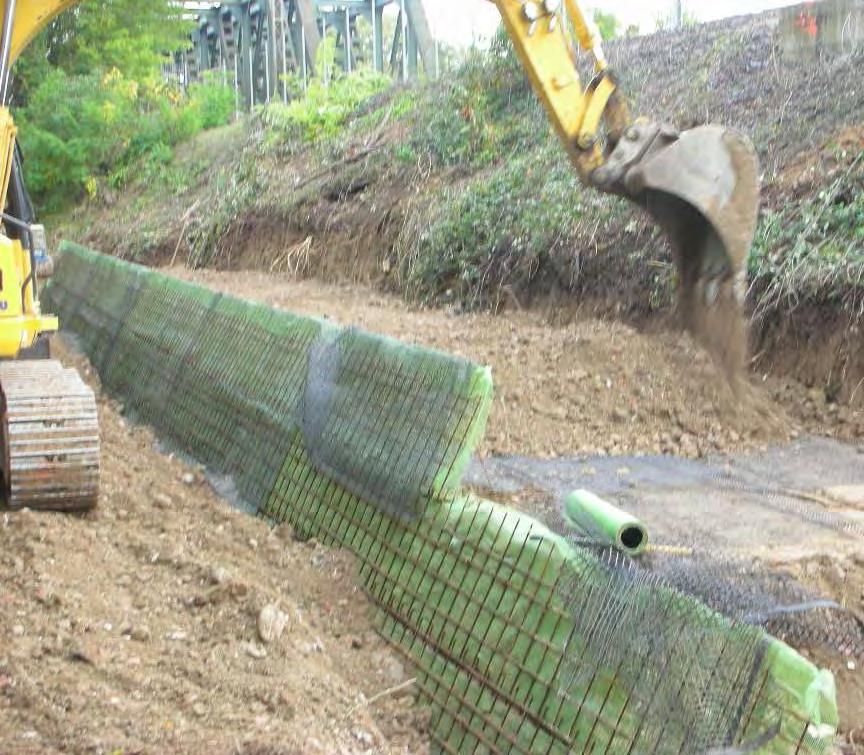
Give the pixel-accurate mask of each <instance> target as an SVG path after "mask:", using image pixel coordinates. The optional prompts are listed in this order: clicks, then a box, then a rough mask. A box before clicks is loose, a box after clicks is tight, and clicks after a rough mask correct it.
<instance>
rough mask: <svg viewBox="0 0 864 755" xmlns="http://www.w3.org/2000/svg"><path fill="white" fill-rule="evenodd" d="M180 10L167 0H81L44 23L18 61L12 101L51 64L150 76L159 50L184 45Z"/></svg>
mask: <svg viewBox="0 0 864 755" xmlns="http://www.w3.org/2000/svg"><path fill="white" fill-rule="evenodd" d="M181 11H182V6H180V5H179V4H178V3H175V2H173V0H147V1H146V2H141V0H84V2H82V3H81V4H80V5H77V6H75V7H74V8H71V9H69V10H68V11H66V12H65V13H61V14H60V15H59V16H58V17H57V18H55V19H54V20H53V21H52V22H51V23H50V24H48V26H47V27H46V28H45V29H44V30H43V31H42V33H41V34H39V36H38V37H37V38H36V39H35V40H34V41H33V42H32V43H31V44H30V46H29V47H28V48H27V49H26V50H25V51H24V53H23V54H22V55H21V57H20V58H19V59H18V61H17V63H16V64H15V68H14V71H13V73H14V75H15V84H14V90H13V97H14V101H15V102H17V103H19V104H21V103H22V102H26V101H27V97H28V95H29V94H30V93H31V92H32V91H33V89H34V88H35V87H36V86H38V84H39V82H40V81H43V80H44V79H45V78H46V76H47V75H48V73H49V72H50V71H51V69H53V68H59V69H61V70H63V71H64V72H65V73H67V74H70V75H86V74H90V73H96V72H105V71H110V70H113V69H116V70H118V71H119V72H120V73H121V74H123V76H125V77H127V78H131V79H138V80H142V79H148V78H151V77H152V76H154V75H155V74H156V73H157V72H158V67H159V62H160V60H161V59H162V58H163V56H164V55H165V53H169V52H173V51H175V50H177V49H180V48H182V47H183V46H184V44H186V40H187V39H188V34H189V22H187V21H184V20H183V18H182V15H181Z"/></svg>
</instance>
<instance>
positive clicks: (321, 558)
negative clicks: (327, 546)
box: [309, 551, 327, 569]
mask: <svg viewBox="0 0 864 755" xmlns="http://www.w3.org/2000/svg"><path fill="white" fill-rule="evenodd" d="M309 561H310V563H311V564H312V566H314V567H315V568H316V569H320V568H321V567H322V566H324V563H325V562H326V561H327V557H326V555H325V554H324V553H322V552H321V551H318V552H317V553H313V554H312V558H310V559H309Z"/></svg>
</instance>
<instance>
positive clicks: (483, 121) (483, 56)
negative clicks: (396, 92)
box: [409, 31, 549, 168]
mask: <svg viewBox="0 0 864 755" xmlns="http://www.w3.org/2000/svg"><path fill="white" fill-rule="evenodd" d="M423 94H424V96H423V98H422V100H421V101H420V102H419V103H418V106H417V108H416V109H415V112H414V117H413V119H412V128H411V131H410V133H411V136H410V137H409V138H410V142H411V146H412V148H413V149H414V151H415V152H418V153H420V154H423V155H426V154H428V155H429V157H430V158H431V160H432V161H433V163H436V164H438V165H445V166H448V165H459V166H464V167H466V168H467V167H469V166H470V167H473V168H479V167H483V166H486V165H489V164H491V163H493V162H495V161H496V160H498V159H500V158H501V157H502V156H504V155H507V154H508V153H510V152H512V151H517V150H523V149H524V148H525V145H530V144H532V143H534V142H536V141H538V136H539V137H540V138H539V141H542V140H544V139H545V135H546V134H547V133H548V129H549V127H548V124H547V122H546V121H545V119H544V118H543V116H542V114H541V112H540V110H539V107H538V105H537V103H536V99H535V98H534V96H533V94H532V93H531V89H530V86H529V84H528V80H527V78H526V76H525V72H524V70H523V68H522V66H521V64H520V63H519V60H518V58H517V57H516V54H515V52H514V50H513V45H512V44H511V43H510V41H509V39H508V38H507V36H506V34H505V33H504V32H503V31H500V32H499V33H498V35H497V36H496V37H495V39H494V40H493V42H492V45H491V46H490V48H489V50H487V51H479V50H472V51H470V52H469V53H468V56H467V58H466V60H465V61H464V62H463V63H462V65H461V66H460V68H459V70H458V71H457V72H456V73H455V74H454V75H453V76H449V77H447V78H446V79H445V80H444V81H442V82H441V83H439V84H436V85H435V86H432V87H428V88H427V89H426V91H425V92H424V93H423Z"/></svg>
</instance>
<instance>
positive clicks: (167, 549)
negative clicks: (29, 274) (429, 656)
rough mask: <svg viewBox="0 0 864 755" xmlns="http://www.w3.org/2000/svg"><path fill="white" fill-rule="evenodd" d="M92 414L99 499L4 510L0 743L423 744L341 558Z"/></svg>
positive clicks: (171, 746) (39, 747)
mask: <svg viewBox="0 0 864 755" xmlns="http://www.w3.org/2000/svg"><path fill="white" fill-rule="evenodd" d="M61 357H62V358H63V359H64V361H66V362H67V363H68V362H69V358H68V355H62V354H61ZM72 361H73V362H74V363H75V366H77V367H79V369H82V374H84V370H86V372H87V373H88V375H87V377H88V379H89V380H91V381H92V380H93V376H92V374H91V373H90V370H89V369H88V368H87V367H86V365H85V364H84V363H83V362H82V361H81V360H80V359H73V360H72ZM100 414H101V427H102V442H103V478H102V494H101V499H100V505H99V508H98V509H97V510H96V511H95V512H94V513H93V514H90V515H87V516H83V517H75V516H64V515H55V514H34V513H31V512H27V511H25V512H21V513H8V514H0V570H2V573H3V579H2V582H0V608H2V610H0V637H2V643H0V751H2V752H14V753H27V752H33V753H47V752H59V751H63V752H70V751H71V752H93V753H101V752H105V753H108V752H117V751H123V752H136V753H137V752H141V753H162V752H188V753H262V752H267V753H286V754H287V753H298V755H299V753H337V752H340V753H361V752H376V753H377V752H387V753H402V752H411V753H414V752H423V751H425V748H426V741H425V736H424V730H425V723H424V721H425V719H424V714H423V712H422V711H420V710H419V709H418V708H417V707H416V706H415V703H414V697H413V684H412V683H411V679H410V667H408V666H407V665H406V664H405V663H404V662H403V661H402V660H401V658H400V657H398V656H397V655H396V653H395V652H394V651H392V650H390V649H389V648H388V647H387V646H386V645H385V644H384V642H383V641H382V640H381V639H380V638H378V636H377V635H376V634H375V632H374V630H373V627H372V623H371V606H370V604H369V603H368V602H367V600H366V598H365V597H364V595H363V593H362V592H360V588H359V587H358V585H357V583H356V581H355V577H354V575H355V564H354V561H353V559H352V558H351V557H350V556H349V555H348V554H347V553H344V552H336V551H333V550H331V549H327V548H324V547H323V546H321V545H319V544H317V543H315V542H314V541H309V542H306V543H300V542H296V541H295V540H294V539H293V537H292V533H291V532H290V531H288V530H287V529H284V528H279V529H277V530H275V531H271V530H270V529H269V528H268V526H267V525H266V524H265V523H264V522H261V521H258V520H256V519H254V518H252V517H250V516H248V515H247V514H244V513H240V512H238V511H233V510H231V509H229V508H228V506H227V504H225V503H224V501H222V500H220V499H219V498H218V497H217V496H216V495H215V494H214V493H213V491H212V490H211V488H210V486H209V485H208V484H207V482H206V481H205V479H204V477H203V476H202V473H201V470H200V469H198V468H196V467H192V466H189V465H188V464H185V463H183V462H181V461H180V460H178V459H176V458H172V457H171V456H166V455H165V454H162V453H159V452H158V451H156V450H155V449H154V438H153V435H152V434H151V433H150V432H149V431H148V430H146V429H142V428H139V427H131V426H129V425H127V423H126V421H125V420H124V419H123V417H122V416H121V414H120V413H119V411H118V407H117V406H116V405H114V404H113V403H112V402H109V401H106V400H105V399H104V398H100ZM394 688H396V691H395V692H391V693H389V694H387V695H385V696H384V697H382V698H380V699H378V700H375V701H374V702H370V700H371V698H373V696H374V695H376V694H378V693H380V692H382V691H384V690H393V689H394Z"/></svg>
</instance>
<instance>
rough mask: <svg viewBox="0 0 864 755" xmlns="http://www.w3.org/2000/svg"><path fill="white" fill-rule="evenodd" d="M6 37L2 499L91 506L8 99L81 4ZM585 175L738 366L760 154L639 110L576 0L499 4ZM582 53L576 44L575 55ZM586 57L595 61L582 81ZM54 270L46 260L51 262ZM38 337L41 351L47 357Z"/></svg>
mask: <svg viewBox="0 0 864 755" xmlns="http://www.w3.org/2000/svg"><path fill="white" fill-rule="evenodd" d="M3 1H4V3H5V5H4V9H3V18H2V36H0V97H2V101H0V181H2V185H0V191H2V194H0V196H4V197H6V205H5V208H4V210H5V211H4V212H3V215H2V222H3V233H2V235H0V359H2V362H0V405H2V420H0V421H2V440H0V446H2V455H3V478H4V487H5V504H6V506H7V507H9V508H23V507H27V508H31V509H53V510H62V511H80V510H86V509H89V508H91V507H93V506H95V505H96V502H97V499H98V494H99V472H100V456H99V454H100V449H99V426H98V418H97V411H96V402H95V398H94V395H93V391H92V390H91V389H90V388H89V387H88V386H87V385H86V384H85V383H84V381H83V380H82V379H81V377H80V376H79V375H78V373H77V372H76V371H75V370H73V369H68V368H64V367H63V366H62V365H61V364H60V363H59V362H57V361H54V360H51V359H50V358H35V359H34V358H28V356H31V355H32V353H33V352H34V350H35V351H36V356H42V357H44V356H46V354H45V353H44V344H45V343H46V339H47V338H48V337H49V336H50V335H51V334H52V333H54V332H56V331H57V329H58V326H59V324H58V321H57V318H56V317H53V316H51V315H47V314H43V313H42V311H41V308H40V305H39V295H38V283H39V280H38V279H39V265H40V262H39V260H40V259H41V260H42V263H41V264H42V266H43V267H45V262H44V238H45V233H44V230H43V229H42V228H41V227H40V226H38V225H35V224H34V222H33V221H34V218H33V213H32V210H31V208H30V203H29V201H28V200H26V190H25V189H24V188H23V187H24V184H23V176H22V171H21V161H20V159H19V158H18V153H17V151H16V146H15V140H16V133H17V132H16V127H15V124H14V121H13V118H12V115H11V113H10V110H9V108H8V102H9V81H10V69H11V66H12V64H13V63H14V62H15V60H16V59H17V58H18V56H19V55H20V54H21V51H22V50H24V48H25V47H26V46H27V44H28V43H29V42H30V41H31V40H32V39H33V38H34V37H35V36H36V34H38V33H39V31H41V30H42V29H43V28H44V27H45V26H46V25H47V24H48V23H49V22H50V21H51V20H52V19H53V18H54V17H55V16H57V15H58V14H59V13H61V12H62V11H64V10H66V9H67V8H70V7H71V6H73V5H75V4H76V3H77V2H78V0H3ZM493 2H494V3H495V5H496V6H497V7H498V10H499V11H500V13H501V17H502V19H503V22H504V26H505V28H506V30H507V32H508V34H509V36H510V38H511V39H512V41H513V44H514V46H515V49H516V51H517V53H518V55H519V58H520V60H521V62H522V64H523V65H524V67H525V70H526V72H527V74H528V78H529V79H530V81H531V84H532V86H533V88H534V90H535V92H536V94H537V96H538V97H539V98H540V100H541V101H542V103H543V105H544V106H545V109H546V111H547V114H548V116H549V119H550V121H551V123H552V124H553V126H554V128H555V131H556V132H557V133H558V136H559V137H560V139H561V142H562V143H563V145H564V148H565V149H566V151H567V153H568V154H569V156H570V159H571V160H572V162H573V164H574V166H575V169H576V171H577V173H578V176H579V178H580V180H581V181H582V183H583V184H585V185H586V186H588V187H590V188H593V189H596V190H598V191H601V192H605V193H609V194H614V195H617V196H620V197H624V198H626V199H628V200H630V201H631V202H634V203H635V204H637V205H638V206H640V207H641V208H643V209H644V210H645V211H646V212H647V213H648V215H649V216H650V217H651V218H653V219H654V221H655V222H656V223H657V224H658V225H659V226H660V228H661V229H662V230H663V231H664V232H665V233H666V235H667V236H668V238H669V242H670V245H671V248H672V250H673V254H674V258H675V262H676V267H677V271H678V283H679V311H680V312H681V313H682V315H683V317H684V322H685V325H686V326H687V327H688V328H690V329H691V330H692V331H693V332H694V334H696V335H697V336H698V337H699V338H701V339H702V341H703V343H705V345H706V346H707V347H708V348H709V350H710V351H711V352H712V353H713V354H714V355H715V356H717V358H718V361H719V362H720V364H721V365H723V366H725V367H727V368H729V366H730V365H732V366H733V367H734V365H735V364H736V363H737V362H739V361H743V360H742V357H743V351H742V350H741V348H742V347H741V346H740V344H741V343H742V341H743V324H742V323H743V319H742V317H741V307H742V298H743V277H744V274H745V262H746V259H747V255H748V253H749V249H750V245H751V243H752V240H753V235H754V233H755V228H756V219H757V214H758V203H759V179H758V172H759V168H758V160H757V157H756V152H755V149H754V148H753V145H752V144H751V142H750V141H749V140H748V139H747V138H746V137H745V136H744V135H742V134H740V133H738V132H736V131H733V130H731V129H728V128H725V127H723V126H718V125H705V126H698V127H696V128H692V129H689V130H684V131H678V130H676V129H674V128H672V127H671V126H669V125H666V124H663V123H656V122H653V121H650V120H647V119H637V118H634V117H633V116H632V115H631V113H630V109H629V107H628V105H627V102H626V99H625V97H624V95H623V94H622V92H621V90H620V88H619V84H618V80H617V78H616V76H615V74H614V72H613V71H612V70H611V68H610V66H609V64H608V61H607V59H606V57H605V55H604V53H603V48H602V44H601V38H600V34H599V32H598V30H597V28H596V26H595V25H594V23H593V21H592V20H591V19H590V18H589V17H588V16H586V15H585V14H584V13H583V10H582V8H581V7H580V5H579V3H578V2H577V0H563V4H562V0H493ZM580 51H581V53H580ZM583 57H587V58H588V62H590V63H591V64H592V65H593V70H592V75H591V77H590V79H589V80H588V81H587V82H583V80H582V77H580V63H581V59H582V58H583ZM48 267H49V268H50V265H48ZM40 346H41V352H42V353H40Z"/></svg>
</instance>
